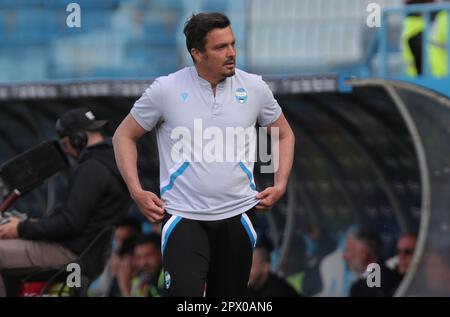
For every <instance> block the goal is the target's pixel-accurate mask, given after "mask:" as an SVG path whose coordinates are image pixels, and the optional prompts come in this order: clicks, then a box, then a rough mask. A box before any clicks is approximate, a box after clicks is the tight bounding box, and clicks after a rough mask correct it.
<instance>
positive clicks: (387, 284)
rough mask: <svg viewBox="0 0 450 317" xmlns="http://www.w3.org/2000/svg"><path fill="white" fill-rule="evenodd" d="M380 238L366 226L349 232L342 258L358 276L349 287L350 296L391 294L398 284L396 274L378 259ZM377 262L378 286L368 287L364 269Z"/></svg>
mask: <svg viewBox="0 0 450 317" xmlns="http://www.w3.org/2000/svg"><path fill="white" fill-rule="evenodd" d="M380 251H381V240H380V238H379V236H378V234H377V233H376V232H374V231H372V230H369V229H366V228H359V229H358V230H356V232H354V233H350V235H349V237H348V239H347V242H346V245H345V251H344V260H345V261H346V262H347V265H348V266H349V269H350V270H351V271H353V272H355V273H357V274H359V278H358V279H357V280H356V281H355V282H354V283H353V284H352V286H351V288H350V296H351V297H385V296H391V295H392V294H393V291H394V290H395V289H394V288H395V286H396V285H398V277H397V275H396V274H395V273H394V272H393V271H391V270H390V269H388V268H387V267H386V266H384V265H383V264H382V263H381V261H380ZM372 263H377V264H378V265H379V266H380V280H381V286H380V287H369V286H368V285H367V280H366V278H367V277H368V272H367V271H366V269H367V267H368V265H369V264H372Z"/></svg>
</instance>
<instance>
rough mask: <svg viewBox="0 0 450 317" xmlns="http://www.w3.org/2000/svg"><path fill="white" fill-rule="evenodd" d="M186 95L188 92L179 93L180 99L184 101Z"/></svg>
mask: <svg viewBox="0 0 450 317" xmlns="http://www.w3.org/2000/svg"><path fill="white" fill-rule="evenodd" d="M188 95H189V94H188V93H187V92H182V93H181V94H180V97H181V100H183V101H186V99H187V97H188Z"/></svg>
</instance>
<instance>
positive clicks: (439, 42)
mask: <svg viewBox="0 0 450 317" xmlns="http://www.w3.org/2000/svg"><path fill="white" fill-rule="evenodd" d="M447 41H448V13H447V12H446V11H441V12H439V13H438V14H437V16H436V20H435V22H434V26H433V31H432V34H431V36H430V42H429V54H430V56H429V59H430V70H431V74H432V75H433V76H434V77H444V76H447V50H446V46H447Z"/></svg>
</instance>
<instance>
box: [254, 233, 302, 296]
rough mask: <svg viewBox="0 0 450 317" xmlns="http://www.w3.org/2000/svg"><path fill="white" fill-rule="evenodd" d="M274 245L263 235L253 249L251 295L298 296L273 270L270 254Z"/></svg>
mask: <svg viewBox="0 0 450 317" xmlns="http://www.w3.org/2000/svg"><path fill="white" fill-rule="evenodd" d="M272 249H273V248H272V245H271V243H270V242H269V240H268V239H267V238H266V237H265V236H263V237H261V238H260V239H259V242H258V244H257V245H256V247H255V249H254V251H253V262H252V268H251V271H250V277H249V283H248V284H249V287H248V290H247V296H249V297H296V296H298V294H297V292H295V290H294V289H293V288H292V287H291V286H290V285H289V284H288V283H287V282H285V281H284V280H283V279H281V278H280V277H278V276H277V275H276V274H274V273H272V272H271V263H270V254H271V252H272Z"/></svg>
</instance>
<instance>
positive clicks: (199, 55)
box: [191, 47, 202, 63]
mask: <svg viewBox="0 0 450 317" xmlns="http://www.w3.org/2000/svg"><path fill="white" fill-rule="evenodd" d="M191 54H192V57H193V58H194V60H195V62H196V63H198V62H201V61H202V53H201V52H200V51H199V50H198V49H196V48H195V47H193V48H191Z"/></svg>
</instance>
